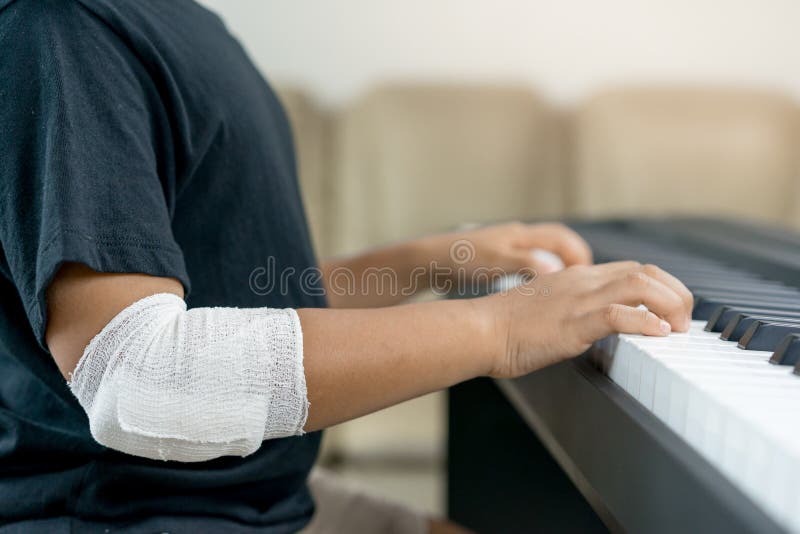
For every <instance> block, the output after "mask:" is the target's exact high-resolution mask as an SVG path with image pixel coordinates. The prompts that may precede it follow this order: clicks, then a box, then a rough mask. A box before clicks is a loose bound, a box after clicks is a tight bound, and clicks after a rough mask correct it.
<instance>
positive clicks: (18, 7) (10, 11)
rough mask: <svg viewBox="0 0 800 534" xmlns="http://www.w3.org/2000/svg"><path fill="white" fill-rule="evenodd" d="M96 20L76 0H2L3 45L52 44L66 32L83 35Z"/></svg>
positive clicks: (0, 34)
mask: <svg viewBox="0 0 800 534" xmlns="http://www.w3.org/2000/svg"><path fill="white" fill-rule="evenodd" d="M96 22H97V21H96V20H95V18H94V17H93V16H92V15H91V14H90V13H89V12H88V11H87V10H86V9H85V8H84V7H83V6H82V5H81V3H80V2H78V1H76V0H0V46H2V48H3V49H4V50H12V51H13V50H25V49H31V48H42V47H52V46H54V44H55V43H56V42H57V41H58V40H60V39H62V38H64V37H65V36H67V35H73V36H74V35H84V34H83V33H82V32H85V31H86V30H88V29H89V28H90V27H91V26H93V25H94V24H96Z"/></svg>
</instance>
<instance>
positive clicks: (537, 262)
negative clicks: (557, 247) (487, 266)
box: [508, 250, 563, 274]
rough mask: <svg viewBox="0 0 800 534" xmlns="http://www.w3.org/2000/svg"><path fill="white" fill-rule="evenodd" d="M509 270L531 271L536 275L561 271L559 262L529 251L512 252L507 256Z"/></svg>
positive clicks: (561, 267) (561, 266)
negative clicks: (509, 265)
mask: <svg viewBox="0 0 800 534" xmlns="http://www.w3.org/2000/svg"><path fill="white" fill-rule="evenodd" d="M508 260H509V263H510V264H511V268H513V269H516V270H518V271H522V270H524V271H533V272H535V273H536V274H549V273H554V272H556V271H560V270H562V269H563V265H561V262H560V261H558V262H556V261H555V259H550V258H548V257H546V256H544V255H539V254H534V253H533V252H532V251H530V250H513V251H511V252H509V254H508Z"/></svg>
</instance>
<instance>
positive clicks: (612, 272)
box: [46, 224, 692, 532]
mask: <svg viewBox="0 0 800 534" xmlns="http://www.w3.org/2000/svg"><path fill="white" fill-rule="evenodd" d="M463 240H466V241H469V243H470V246H471V247H473V251H474V257H472V258H471V259H469V261H467V262H464V263H458V262H455V260H453V258H451V257H450V255H451V250H450V249H451V245H452V243H454V242H456V241H463ZM531 248H543V249H547V250H551V251H553V252H555V253H557V254H559V255H560V256H561V257H562V259H563V260H564V263H565V264H566V265H567V268H566V269H564V270H563V271H559V272H552V273H548V274H543V275H541V276H538V277H536V279H534V280H532V281H531V282H529V283H528V284H526V285H525V286H524V287H523V288H522V290H521V291H516V290H515V291H510V292H507V293H504V294H497V295H492V296H489V297H483V298H478V299H464V300H453V301H439V302H427V303H414V304H405V305H398V306H390V307H381V308H378V309H373V308H374V307H377V306H389V305H391V304H396V303H398V302H399V301H400V300H401V296H398V295H394V294H389V295H387V294H378V293H376V292H373V291H372V290H371V289H370V287H366V286H365V287H360V286H359V287H357V288H356V289H357V290H356V291H355V292H354V293H353V294H350V295H340V296H334V297H331V298H330V299H329V300H330V303H331V305H332V306H333V307H334V308H350V309H300V310H298V314H299V316H300V321H301V324H302V328H303V340H304V341H303V343H304V365H305V371H306V381H307V386H308V397H309V401H310V403H311V408H310V412H309V417H308V421H307V424H306V427H305V429H306V431H309V432H310V431H314V430H320V429H323V428H326V427H329V426H332V425H336V424H338V423H342V422H344V421H348V420H350V419H354V418H356V417H360V416H362V415H365V414H368V413H371V412H374V411H376V410H380V409H382V408H385V407H387V406H391V405H394V404H397V403H399V402H402V401H405V400H408V399H411V398H414V397H417V396H420V395H423V394H426V393H430V392H433V391H437V390H440V389H444V388H446V387H449V386H451V385H453V384H456V383H458V382H461V381H464V380H468V379H470V378H474V377H477V376H492V377H514V376H520V375H523V374H527V373H530V372H532V371H535V370H537V369H540V368H542V367H545V366H547V365H551V364H554V363H557V362H560V361H563V360H565V359H568V358H571V357H574V356H576V355H578V354H580V353H582V352H583V351H584V350H586V349H587V348H588V347H589V346H590V345H591V343H592V342H593V341H595V340H598V339H601V338H603V337H605V336H607V335H609V334H612V333H615V332H625V333H641V334H646V335H651V336H664V335H667V334H668V333H669V332H670V331H686V330H687V329H688V327H689V322H690V317H691V309H692V296H691V294H690V292H689V291H688V290H687V289H686V287H684V286H683V284H682V283H681V282H679V281H678V280H677V279H676V278H674V277H673V276H671V275H669V274H668V273H666V272H664V271H663V270H661V269H659V268H658V267H656V266H652V265H640V264H638V263H635V262H617V263H610V264H603V265H595V266H590V263H591V252H590V251H589V248H588V246H586V244H585V243H584V242H583V240H582V239H580V238H579V237H578V236H577V235H576V234H574V232H572V231H570V230H568V229H566V228H565V227H563V226H561V225H534V226H531V225H521V224H511V225H503V226H496V227H489V228H484V229H480V230H475V231H472V232H465V233H458V234H447V235H440V236H434V237H430V238H425V239H421V240H417V241H412V242H409V243H403V244H399V245H394V246H391V247H386V248H384V249H380V250H376V251H373V252H368V253H366V254H364V255H362V256H358V257H354V258H350V259H346V260H336V261H332V262H327V263H325V264H324V265H323V273H324V274H325V276H326V283H327V284H330V283H331V281H330V278H329V277H330V274H331V273H332V272H334V271H335V270H336V269H337V268H348V269H350V270H351V272H353V273H356V274H358V273H363V272H364V270H366V269H368V268H370V267H375V266H378V267H391V268H392V269H394V270H395V272H396V273H397V274H398V278H399V279H408V277H409V276H410V274H411V273H412V272H413V271H414V269H415V268H418V267H420V266H421V265H425V264H428V263H429V262H432V261H435V262H437V263H440V264H441V265H444V266H447V265H448V263H449V265H450V266H451V267H460V268H462V269H466V270H467V271H468V272H473V271H474V270H475V269H477V268H479V267H481V266H499V267H502V268H503V269H506V270H510V271H515V270H518V269H520V268H532V269H536V268H541V265H538V264H537V262H536V260H535V259H533V258H532V257H531V255H530V254H529V249H531ZM356 279H358V276H356ZM425 280H426V277H424V276H423V277H422V280H421V283H420V285H419V286H418V287H419V288H424V287H427V286H429V285H430V283H426V282H425ZM156 293H173V294H175V295H178V296H180V297H183V288H182V286H181V284H180V283H179V282H178V281H177V280H174V279H169V278H159V277H153V276H148V275H143V274H104V273H97V272H95V271H92V270H91V269H89V268H88V267H86V266H83V265H80V264H67V265H65V266H63V267H62V269H61V270H60V272H59V273H58V275H57V276H56V278H55V279H54V281H53V283H52V284H51V286H50V288H49V290H48V295H47V298H48V314H49V322H48V325H47V332H46V339H47V343H48V346H49V349H50V351H51V353H52V355H53V358H54V359H55V361H56V363H57V365H58V367H59V369H60V370H61V372H62V374H63V375H64V376H65V377H69V376H70V374H71V372H72V371H73V370H74V369H75V366H76V365H77V362H78V360H79V359H80V357H81V355H82V353H83V350H84V348H85V347H86V345H87V344H88V343H89V341H90V340H91V338H92V337H93V336H95V335H96V334H97V333H98V332H100V330H101V329H102V328H103V327H104V326H105V325H106V324H107V323H108V322H109V321H110V320H111V319H112V318H113V317H114V316H115V315H116V314H118V313H119V312H120V311H122V310H123V309H124V308H126V307H127V306H129V305H130V304H132V303H134V302H136V301H137V300H139V299H141V298H144V297H147V296H149V295H153V294H156ZM640 304H644V305H645V306H646V307H647V310H644V309H641V308H637V306H639V305H640ZM440 527H441V528H445V527H446V528H451V527H452V525H449V524H443V525H440V526H436V525H435V524H433V523H432V527H431V528H432V532H437V531H440ZM453 528H456V527H453Z"/></svg>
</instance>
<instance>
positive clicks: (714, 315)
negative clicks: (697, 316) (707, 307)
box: [703, 306, 731, 332]
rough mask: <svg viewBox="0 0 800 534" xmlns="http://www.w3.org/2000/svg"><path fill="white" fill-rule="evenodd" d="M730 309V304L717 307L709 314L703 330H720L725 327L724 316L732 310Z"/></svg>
mask: <svg viewBox="0 0 800 534" xmlns="http://www.w3.org/2000/svg"><path fill="white" fill-rule="evenodd" d="M730 309H731V307H730V306H719V307H717V308H716V309H715V310H714V311H713V312H711V314H710V315H709V316H708V322H706V326H705V328H703V330H705V331H706V332H720V331H721V329H722V328H725V325H724V323H722V317H724V316H725V314H726V313H727V312H729V311H730ZM728 320H730V319H728ZM717 328H720V330H717Z"/></svg>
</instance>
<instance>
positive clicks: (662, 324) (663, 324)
mask: <svg viewBox="0 0 800 534" xmlns="http://www.w3.org/2000/svg"><path fill="white" fill-rule="evenodd" d="M658 331H659V333H660V334H661V335H662V336H666V335H669V334H670V332H672V325H671V324H669V323H668V322H667V321H664V320H663V319H660V320H659V321H658Z"/></svg>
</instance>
